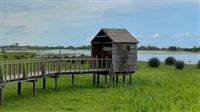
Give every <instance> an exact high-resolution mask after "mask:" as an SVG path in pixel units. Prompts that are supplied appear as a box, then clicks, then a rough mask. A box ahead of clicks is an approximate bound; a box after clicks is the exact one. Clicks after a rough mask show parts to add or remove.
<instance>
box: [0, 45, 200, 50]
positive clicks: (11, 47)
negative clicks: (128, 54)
mask: <svg viewBox="0 0 200 112" xmlns="http://www.w3.org/2000/svg"><path fill="white" fill-rule="evenodd" d="M0 48H1V49H2V52H3V51H7V50H22V51H26V50H52V49H72V50H77V49H84V50H90V49H91V45H83V46H67V47H65V46H20V45H19V44H18V43H15V44H13V45H5V46H0ZM138 50H140V51H188V52H200V47H197V46H194V47H192V48H182V47H176V46H169V47H163V48H159V47H157V46H152V45H147V46H139V47H138Z"/></svg>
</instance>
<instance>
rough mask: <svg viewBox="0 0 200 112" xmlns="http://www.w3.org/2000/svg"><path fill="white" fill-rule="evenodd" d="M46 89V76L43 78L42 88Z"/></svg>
mask: <svg viewBox="0 0 200 112" xmlns="http://www.w3.org/2000/svg"><path fill="white" fill-rule="evenodd" d="M45 89H46V78H45V77H44V78H43V90H45Z"/></svg>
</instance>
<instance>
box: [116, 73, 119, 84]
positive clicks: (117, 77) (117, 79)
mask: <svg viewBox="0 0 200 112" xmlns="http://www.w3.org/2000/svg"><path fill="white" fill-rule="evenodd" d="M118 82H119V76H118V75H117V76H116V84H117V83H118Z"/></svg>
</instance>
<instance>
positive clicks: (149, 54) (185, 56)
mask: <svg viewBox="0 0 200 112" xmlns="http://www.w3.org/2000/svg"><path fill="white" fill-rule="evenodd" d="M36 53H37V54H41V55H44V54H59V50H41V51H36ZM61 54H71V55H72V54H73V55H81V54H84V55H88V56H90V55H91V52H90V50H61ZM169 56H172V57H174V58H175V59H177V60H182V61H184V62H185V63H187V64H196V63H197V62H198V61H199V60H200V53H199V52H198V53H194V52H170V51H138V60H139V61H148V60H149V59H150V58H153V57H157V58H159V60H160V61H162V62H164V60H165V59H166V58H167V57H169Z"/></svg>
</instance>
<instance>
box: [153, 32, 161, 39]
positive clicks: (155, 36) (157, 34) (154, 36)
mask: <svg viewBox="0 0 200 112" xmlns="http://www.w3.org/2000/svg"><path fill="white" fill-rule="evenodd" d="M158 37H160V34H159V33H155V34H153V35H152V38H158Z"/></svg>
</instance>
